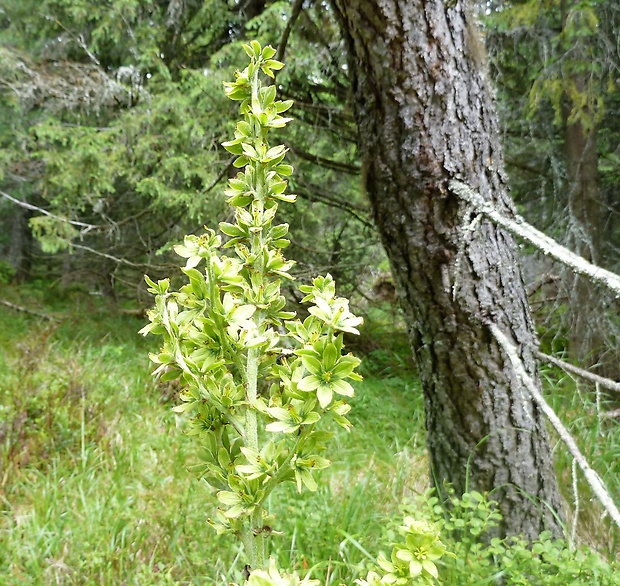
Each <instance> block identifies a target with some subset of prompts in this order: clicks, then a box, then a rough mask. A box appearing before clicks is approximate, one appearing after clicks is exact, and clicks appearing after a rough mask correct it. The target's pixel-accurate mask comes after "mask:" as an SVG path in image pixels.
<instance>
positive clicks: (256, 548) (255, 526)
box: [243, 348, 265, 570]
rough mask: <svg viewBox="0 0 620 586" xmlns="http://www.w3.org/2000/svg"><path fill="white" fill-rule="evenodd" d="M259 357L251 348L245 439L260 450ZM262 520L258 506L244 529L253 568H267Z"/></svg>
mask: <svg viewBox="0 0 620 586" xmlns="http://www.w3.org/2000/svg"><path fill="white" fill-rule="evenodd" d="M258 358H259V351H258V349H257V348H250V349H249V350H248V360H247V368H246V382H247V401H248V405H247V410H246V412H245V441H246V446H247V447H248V448H251V449H252V450H256V451H258V426H257V421H256V408H255V407H254V404H255V402H256V397H257V395H258ZM262 521H263V508H262V507H261V506H257V507H256V509H255V510H254V512H253V513H252V515H251V517H250V518H249V520H248V521H247V524H246V527H245V528H244V530H243V543H244V545H245V549H246V552H247V556H248V558H249V560H250V567H251V568H252V569H253V570H255V569H264V568H265V540H264V539H263V537H262V535H261V534H260V532H258V530H259V529H260V528H261V527H262Z"/></svg>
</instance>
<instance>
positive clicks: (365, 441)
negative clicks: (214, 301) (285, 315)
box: [0, 288, 620, 586]
mask: <svg viewBox="0 0 620 586" xmlns="http://www.w3.org/2000/svg"><path fill="white" fill-rule="evenodd" d="M42 291H43V290H42V289H36V288H35V289H30V290H24V289H22V290H10V289H8V288H6V289H5V290H4V291H3V295H2V296H3V297H4V298H5V299H8V300H11V301H12V302H14V303H16V304H18V305H23V306H28V307H31V308H36V309H37V311H39V312H41V313H45V314H48V315H50V316H52V317H54V316H56V317H57V318H58V319H57V320H46V319H44V318H42V317H37V316H35V315H29V314H26V313H23V312H17V311H15V310H14V309H12V308H9V307H7V306H0V349H1V350H0V584H1V585H2V586H17V585H20V586H21V585H28V584H33V585H39V584H40V585H47V584H50V585H51V584H80V585H91V584H92V585H117V584H125V585H172V584H201V585H204V584H218V585H225V584H228V583H230V582H232V581H237V582H239V581H240V580H241V575H242V574H241V573H242V570H243V564H244V562H242V556H241V552H240V549H239V547H238V545H237V544H236V542H235V540H234V538H232V537H230V536H226V535H224V536H218V535H216V534H215V532H214V531H213V530H212V529H211V528H210V527H209V526H208V525H207V523H206V519H207V517H209V516H210V515H212V514H213V508H214V505H215V498H214V497H213V496H212V495H211V494H210V493H209V491H208V489H207V487H206V485H204V484H202V483H201V482H199V481H197V480H196V479H195V477H193V476H192V475H191V474H190V473H189V472H188V471H187V467H188V466H189V465H191V464H192V463H193V462H194V458H195V456H194V445H193V444H192V441H191V438H188V437H187V436H185V435H184V434H183V433H182V430H181V429H180V428H181V427H182V423H181V421H180V419H179V417H178V416H177V415H175V414H174V413H173V411H172V407H173V406H174V405H175V401H176V393H175V389H174V387H172V386H165V384H164V385H160V384H156V383H155V382H154V381H153V380H152V378H151V375H150V371H151V370H152V368H151V366H152V365H151V363H150V361H149V359H148V352H149V351H153V350H155V349H156V348H155V347H154V345H155V344H156V341H155V340H153V339H144V338H142V337H141V336H139V335H138V334H137V331H138V330H139V329H140V327H141V326H142V325H143V323H142V321H141V320H140V319H137V318H136V317H134V316H129V315H125V314H122V313H120V312H118V311H115V310H114V309H113V308H112V307H111V306H110V305H109V304H107V303H105V302H104V301H102V300H100V299H96V298H93V297H89V296H87V295H83V294H79V295H77V294H76V295H75V296H73V297H65V298H63V299H57V298H54V297H53V296H52V297H50V296H48V295H47V294H46V293H44V292H42ZM392 358H393V359H392ZM403 364H404V362H403V361H402V360H399V359H398V357H397V356H394V357H390V356H389V353H383V354H382V353H381V351H378V352H376V353H375V355H374V356H371V357H370V358H369V359H368V360H367V362H366V365H365V366H364V367H363V368H362V371H363V372H364V374H365V380H364V381H363V382H361V383H358V385H357V387H356V397H354V398H353V399H352V400H351V401H350V402H351V405H352V410H351V413H350V419H351V421H352V423H353V429H352V431H351V432H349V433H347V432H344V431H342V430H340V431H338V430H334V431H336V436H335V438H334V439H333V440H332V441H331V442H330V448H329V453H328V454H327V455H328V457H329V459H330V460H331V461H332V463H333V465H332V466H331V468H328V469H326V470H324V471H323V472H322V473H321V475H320V480H319V489H318V491H317V492H316V493H307V492H306V493H304V494H302V495H301V496H300V495H298V494H297V491H296V489H295V487H294V486H293V485H291V486H289V487H285V488H284V489H283V490H280V491H278V492H276V493H274V494H273V495H272V496H271V500H270V503H269V508H270V510H272V511H273V512H275V515H276V521H275V526H274V529H276V530H277V531H281V532H282V534H283V535H282V536H279V535H274V536H273V537H272V538H271V543H272V545H271V548H272V553H273V554H274V555H275V556H276V557H277V559H278V562H279V564H280V566H281V567H289V568H294V569H298V570H299V571H300V572H304V571H305V570H308V569H310V568H313V576H315V577H320V578H321V580H322V582H323V583H324V584H326V586H327V585H337V584H340V583H342V582H343V581H345V582H346V583H349V584H352V583H353V580H354V579H355V578H357V577H359V576H361V575H362V572H363V568H364V566H365V564H366V562H367V561H368V558H369V557H371V556H370V554H369V553H368V551H371V552H375V553H376V551H375V549H376V543H377V542H378V540H379V538H380V536H381V534H382V533H384V529H385V524H386V519H387V518H388V517H390V516H393V515H395V514H396V513H397V512H398V511H399V507H400V506H401V505H402V504H403V503H407V502H411V501H412V499H414V498H415V497H416V495H421V494H424V493H425V491H426V490H427V488H428V464H427V458H426V452H425V447H424V414H423V399H422V395H421V390H420V386H419V382H418V380H417V379H416V377H415V374H414V373H413V371H412V370H411V369H409V368H406V367H403V366H402V365H403ZM556 375H557V373H553V372H552V371H545V376H546V382H547V386H548V387H553V389H554V393H553V394H552V397H551V400H552V402H553V404H554V406H555V408H556V409H557V410H559V411H561V415H562V416H563V417H567V418H569V420H570V421H572V423H571V431H572V432H573V433H575V434H576V435H577V436H578V437H579V441H580V445H581V448H582V450H583V451H584V453H585V455H586V457H588V458H589V460H590V463H591V465H592V466H593V467H594V468H595V469H596V470H597V472H598V473H599V474H600V475H601V476H602V477H603V480H604V481H605V482H606V483H607V486H608V488H609V490H610V492H611V494H612V496H613V497H614V498H616V500H617V499H618V498H619V497H620V432H619V427H620V426H618V425H617V423H616V422H614V421H608V420H605V419H603V418H601V417H598V416H597V407H598V408H599V409H600V407H601V400H600V397H599V401H598V403H597V402H596V399H595V398H594V397H592V396H590V395H588V394H587V393H584V392H582V390H581V389H580V388H578V387H576V385H575V383H574V381H572V379H567V378H566V377H558V376H556ZM555 446H556V449H555V452H556V461H557V465H558V473H559V475H560V478H561V484H562V486H563V488H564V490H565V497H566V499H567V502H569V503H571V502H573V501H574V496H573V492H572V490H571V489H572V487H573V484H574V483H573V479H572V475H571V471H572V462H571V460H570V458H569V457H568V456H567V455H566V454H565V451H564V450H563V447H562V446H561V444H559V443H556V444H555ZM578 484H579V494H580V513H579V515H580V517H579V518H580V522H581V525H580V526H579V535H581V536H582V538H583V539H584V540H585V541H587V542H588V543H590V544H591V545H594V546H595V547H596V548H597V549H598V550H599V551H601V552H602V553H604V555H606V556H608V557H614V555H615V554H616V553H617V552H618V547H617V538H618V533H617V532H615V531H612V530H610V528H609V525H608V524H607V523H606V522H605V521H601V519H600V510H599V509H598V508H597V507H596V505H595V504H594V505H593V504H592V502H591V495H589V493H588V491H587V489H586V487H585V486H582V483H581V481H578ZM567 532H570V528H568V529H567Z"/></svg>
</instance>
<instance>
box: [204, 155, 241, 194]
mask: <svg viewBox="0 0 620 586" xmlns="http://www.w3.org/2000/svg"><path fill="white" fill-rule="evenodd" d="M236 158H237V156H236V155H233V156H232V157H230V158H229V159H228V161H226V165H223V166H222V170H221V171H220V173H219V175H218V176H217V177H216V178H215V179H214V180H213V181H212V182H211V185H209V187H207V188H205V189H203V190H202V192H201V193H203V194H206V193H209V192H210V191H211V190H212V189H213V188H214V187H215V186H216V185H217V184H218V183H219V182H220V181H221V180H222V179H223V178H224V177H225V176H226V175H227V174H228V170H229V169H230V166H231V165H232V164H233V161H234V160H235V159H236Z"/></svg>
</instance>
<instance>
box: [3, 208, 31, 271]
mask: <svg viewBox="0 0 620 586" xmlns="http://www.w3.org/2000/svg"><path fill="white" fill-rule="evenodd" d="M12 211H13V218H12V223H11V240H10V244H9V254H8V258H9V263H10V264H11V265H12V266H13V268H14V269H15V281H16V282H18V283H22V282H24V281H27V280H28V278H29V277H30V269H31V264H32V251H31V248H32V232H31V231H30V227H29V226H28V218H29V216H30V212H29V211H28V210H25V209H24V208H22V207H19V206H14V208H13V210H12Z"/></svg>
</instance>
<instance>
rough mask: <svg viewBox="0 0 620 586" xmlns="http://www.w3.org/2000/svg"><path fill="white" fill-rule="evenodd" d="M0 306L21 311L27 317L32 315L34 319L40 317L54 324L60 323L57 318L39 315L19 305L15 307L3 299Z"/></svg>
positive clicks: (0, 300) (37, 312)
mask: <svg viewBox="0 0 620 586" xmlns="http://www.w3.org/2000/svg"><path fill="white" fill-rule="evenodd" d="M0 304H1V305H5V306H6V307H10V308H11V309H14V310H15V311H21V312H22V313H27V314H29V315H34V316H36V317H42V318H43V319H47V320H49V321H55V322H57V321H60V320H59V319H58V318H57V317H54V316H52V315H48V314H46V313H41V312H39V311H34V310H32V309H28V308H26V307H22V306H21V305H15V303H11V302H10V301H6V300H4V299H0Z"/></svg>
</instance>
